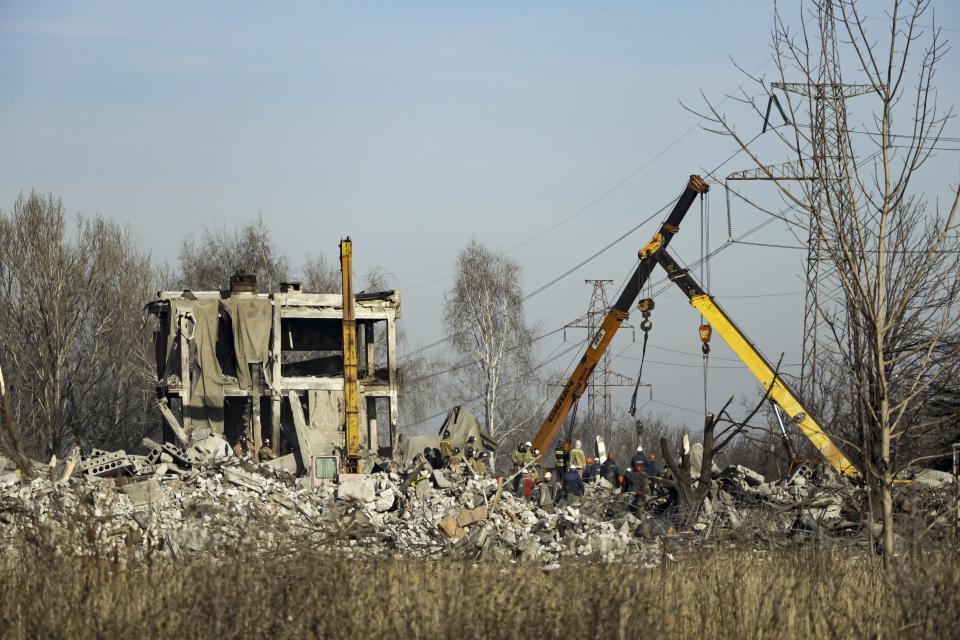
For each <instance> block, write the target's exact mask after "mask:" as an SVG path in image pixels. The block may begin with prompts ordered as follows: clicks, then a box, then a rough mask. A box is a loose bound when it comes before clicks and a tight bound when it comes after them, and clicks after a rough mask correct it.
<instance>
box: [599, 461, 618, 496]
mask: <svg viewBox="0 0 960 640" xmlns="http://www.w3.org/2000/svg"><path fill="white" fill-rule="evenodd" d="M600 477H601V478H604V479H605V480H606V481H607V482H609V483H610V485H611V486H612V487H613V488H614V489H617V488H618V487H619V486H620V467H619V466H617V461H616V460H615V459H614V455H613V454H612V453H608V454H607V459H606V461H604V463H603V464H602V465H600Z"/></svg>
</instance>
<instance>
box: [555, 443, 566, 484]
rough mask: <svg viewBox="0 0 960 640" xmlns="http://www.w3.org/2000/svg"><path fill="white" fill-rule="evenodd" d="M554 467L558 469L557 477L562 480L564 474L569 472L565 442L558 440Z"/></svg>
mask: <svg viewBox="0 0 960 640" xmlns="http://www.w3.org/2000/svg"><path fill="white" fill-rule="evenodd" d="M553 457H554V462H553V465H554V466H555V467H556V468H557V477H558V478H560V479H562V478H563V474H565V473H566V472H567V456H566V452H565V451H564V450H563V442H561V441H560V440H557V446H555V447H554V448H553Z"/></svg>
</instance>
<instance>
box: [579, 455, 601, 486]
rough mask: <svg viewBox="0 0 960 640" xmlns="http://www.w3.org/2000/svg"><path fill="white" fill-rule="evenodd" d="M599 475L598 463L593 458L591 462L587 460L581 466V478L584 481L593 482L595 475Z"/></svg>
mask: <svg viewBox="0 0 960 640" xmlns="http://www.w3.org/2000/svg"><path fill="white" fill-rule="evenodd" d="M599 475H600V463H599V462H597V461H596V460H594V461H593V462H588V463H587V466H586V467H584V468H583V479H584V481H585V482H593V481H594V480H596V479H597V476H599Z"/></svg>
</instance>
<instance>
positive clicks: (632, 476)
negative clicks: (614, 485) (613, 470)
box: [623, 469, 647, 493]
mask: <svg viewBox="0 0 960 640" xmlns="http://www.w3.org/2000/svg"><path fill="white" fill-rule="evenodd" d="M646 489H647V476H646V474H644V473H641V472H640V471H634V470H633V469H631V470H630V471H627V472H626V473H625V474H623V490H624V492H625V493H637V492H638V491H643V492H646Z"/></svg>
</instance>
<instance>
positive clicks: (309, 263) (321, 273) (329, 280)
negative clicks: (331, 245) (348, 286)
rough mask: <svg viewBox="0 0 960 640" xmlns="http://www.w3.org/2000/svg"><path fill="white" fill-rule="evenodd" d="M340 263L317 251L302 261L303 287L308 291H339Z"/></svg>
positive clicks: (341, 279)
mask: <svg viewBox="0 0 960 640" xmlns="http://www.w3.org/2000/svg"><path fill="white" fill-rule="evenodd" d="M342 285H343V278H342V277H341V275H340V265H339V264H337V263H336V262H334V261H332V260H328V259H327V257H326V256H325V255H323V254H322V253H318V254H316V255H313V256H309V257H308V258H307V260H306V261H305V262H304V263H303V287H304V289H305V290H306V291H309V292H310V293H340V289H341V286H342Z"/></svg>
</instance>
